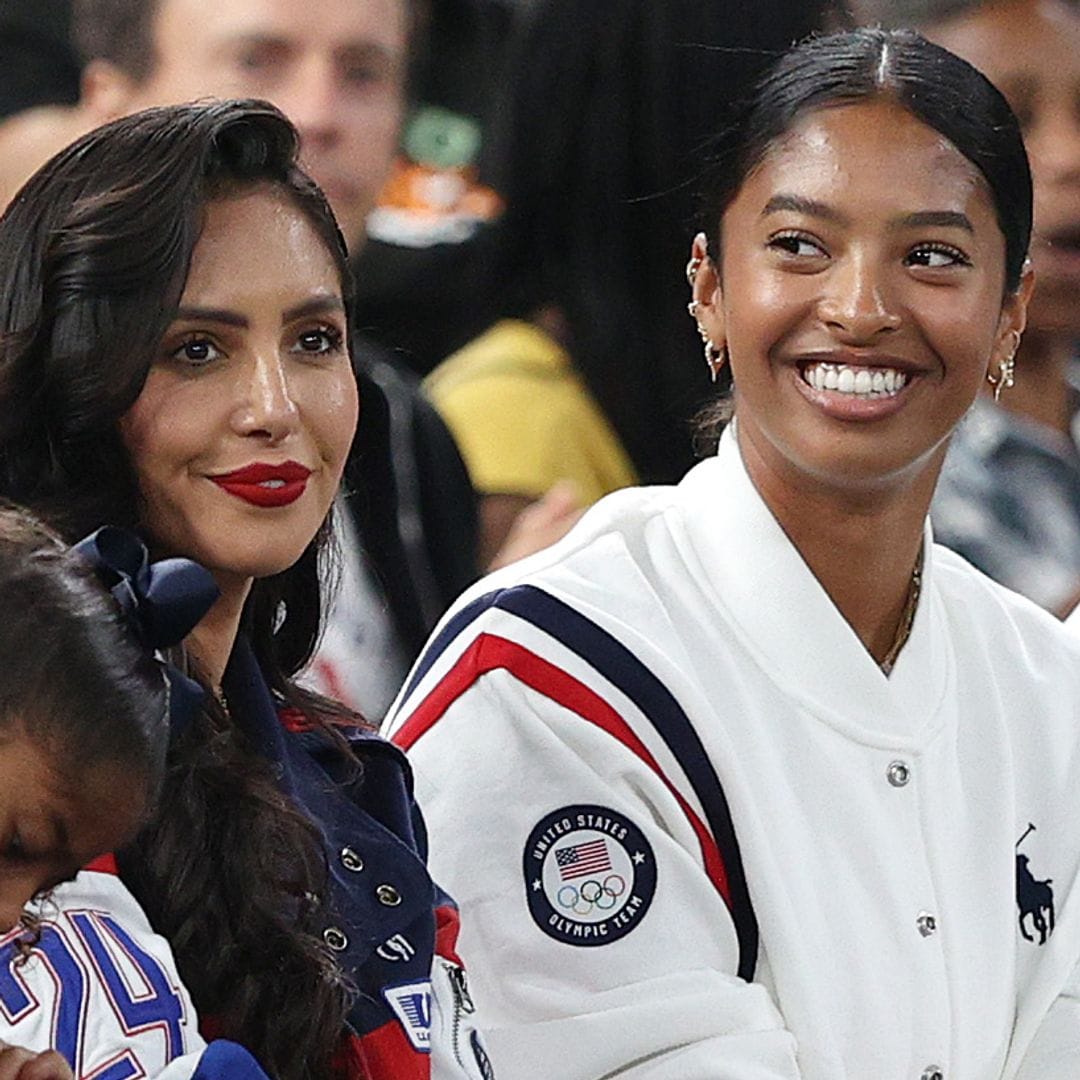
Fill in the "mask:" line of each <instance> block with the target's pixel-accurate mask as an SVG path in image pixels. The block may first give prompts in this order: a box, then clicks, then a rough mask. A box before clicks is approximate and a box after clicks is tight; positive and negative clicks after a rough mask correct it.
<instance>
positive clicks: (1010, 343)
mask: <svg viewBox="0 0 1080 1080" xmlns="http://www.w3.org/2000/svg"><path fill="white" fill-rule="evenodd" d="M1034 291H1035V271H1034V270H1032V268H1031V260H1030V259H1027V260H1025V261H1024V269H1023V270H1022V271H1021V273H1020V284H1019V285H1018V286H1017V287H1016V291H1015V292H1011V293H1009V294H1008V295H1007V296H1006V297H1005V302H1004V303H1003V304H1002V305H1001V317H1000V318H999V319H998V328H997V335H996V338H995V340H994V354H993V356H992V357H991V364H996V363H999V362H1000V361H1001V360H1003V359H1004V358H1006V357H1008V356H1011V355H1013V354H1014V353H1015V352H1016V347H1017V345H1018V343H1019V341H1020V335H1021V334H1022V333H1023V332H1024V327H1025V326H1026V325H1027V309H1028V304H1029V303H1030V301H1031V294H1032V293H1033V292H1034Z"/></svg>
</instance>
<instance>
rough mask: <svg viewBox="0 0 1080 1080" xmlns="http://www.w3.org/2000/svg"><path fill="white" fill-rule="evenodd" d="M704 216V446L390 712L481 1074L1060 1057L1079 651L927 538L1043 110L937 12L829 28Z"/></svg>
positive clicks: (561, 558)
mask: <svg viewBox="0 0 1080 1080" xmlns="http://www.w3.org/2000/svg"><path fill="white" fill-rule="evenodd" d="M702 219H703V220H702V227H703V232H702V233H701V234H700V235H699V236H698V237H697V238H696V239H695V240H694V242H693V246H692V249H691V258H690V263H689V265H688V267H687V274H688V277H689V278H690V284H691V287H692V299H691V301H690V310H691V315H692V316H694V317H695V318H696V319H697V321H698V326H699V330H700V332H701V336H702V338H703V340H704V342H705V354H706V360H707V362H708V365H709V367H710V368H711V369H712V370H713V372H714V374H715V372H716V371H717V369H718V368H719V367H720V366H721V365H723V364H725V363H728V362H730V369H731V372H732V374H733V377H734V393H733V395H732V401H731V403H726V411H727V413H729V414H731V413H733V417H734V419H733V422H732V423H730V424H729V425H727V427H726V428H725V429H724V430H723V432H722V434H721V435H720V436H719V439H718V442H719V446H718V450H717V453H716V455H715V456H714V457H711V458H709V459H707V460H705V461H703V462H702V463H700V464H699V465H698V466H697V467H696V468H694V469H693V470H692V471H691V472H690V473H689V474H688V475H687V476H686V478H685V479H684V480H683V481H682V482H681V483H680V484H679V485H678V486H677V487H674V488H659V487H653V488H644V489H640V490H637V491H634V490H628V491H625V492H621V493H618V494H615V495H613V496H610V497H609V498H607V499H605V500H603V501H601V502H600V503H599V504H598V505H597V506H596V507H595V508H594V509H593V510H591V511H590V512H589V513H588V514H587V515H586V517H585V518H584V519H583V521H582V522H581V523H580V524H579V525H578V526H577V527H576V529H575V530H574V531H573V532H572V533H571V534H570V535H569V536H568V537H567V538H566V539H565V540H564V541H562V542H561V543H560V544H558V545H556V546H555V547H554V548H553V549H552V550H551V551H550V552H548V553H546V554H541V555H540V556H537V557H535V558H534V559H532V560H530V561H529V562H528V563H527V564H525V565H524V566H523V567H519V568H509V569H508V570H507V571H504V572H501V573H500V574H498V575H495V576H494V577H493V578H491V579H488V580H487V581H486V582H483V583H481V584H480V585H479V586H477V587H476V588H475V589H474V590H472V591H470V592H469V593H467V594H466V596H465V597H464V598H463V600H462V601H461V602H460V604H459V605H458V606H457V607H456V608H455V609H454V610H453V611H452V612H451V613H450V614H449V615H448V617H447V619H446V620H445V621H444V623H443V625H442V627H441V628H440V630H439V631H437V633H436V636H435V637H434V639H433V640H432V642H431V643H430V644H429V646H428V649H427V651H426V652H425V654H424V655H423V656H422V658H421V660H420V662H419V665H418V666H417V668H416V669H415V671H414V673H413V675H412V678H411V680H410V682H409V684H408V686H407V690H406V691H405V693H404V695H403V697H402V699H401V701H400V703H399V707H398V709H397V712H396V714H395V715H394V717H393V718H392V721H391V730H392V732H393V738H394V740H395V741H396V742H398V743H399V745H402V746H404V747H407V748H409V751H410V757H411V760H412V762H413V765H414V768H415V769H416V772H417V774H418V776H419V777H421V782H422V789H421V790H422V793H423V795H422V803H423V806H424V809H425V814H426V817H427V820H428V824H429V829H430V833H431V838H432V852H433V865H434V868H435V870H436V873H437V874H438V875H439V876H440V878H441V879H442V880H445V881H447V882H448V883H449V884H450V886H451V888H453V890H454V892H455V894H456V895H457V897H458V899H459V901H460V902H461V903H462V905H463V908H464V910H465V912H466V914H467V918H466V919H465V923H464V931H463V935H462V940H461V948H462V953H463V955H464V956H465V957H466V959H467V960H468V963H469V965H470V971H471V974H472V976H473V980H474V986H473V989H474V999H475V1001H476V1002H477V1006H478V1008H479V1009H480V1011H481V1013H482V1014H484V1012H485V1010H486V1017H485V1018H486V1021H487V1023H488V1025H489V1029H490V1035H489V1046H490V1049H491V1051H492V1059H493V1062H494V1065H495V1068H496V1071H498V1070H500V1069H502V1070H505V1071H506V1072H508V1073H509V1075H511V1076H514V1077H515V1078H519V1080H521V1078H533V1077H535V1078H537V1080H540V1078H541V1077H548V1076H551V1075H556V1076H559V1077H560V1078H564V1080H578V1078H580V1080H584V1078H586V1077H595V1076H612V1077H614V1076H619V1077H626V1078H631V1077H632V1078H635V1080H637V1078H641V1080H645V1078H648V1080H656V1078H658V1077H672V1078H675V1077H678V1078H680V1080H683V1078H688V1077H715V1076H719V1075H724V1076H732V1077H735V1076H738V1077H743V1076H751V1075H752V1076H755V1077H761V1078H763V1080H764V1078H766V1077H768V1078H769V1080H780V1078H784V1080H795V1078H803V1080H833V1078H835V1077H839V1076H850V1077H875V1078H888V1080H892V1078H897V1080H900V1078H909V1077H920V1076H921V1077H923V1078H924V1080H932V1078H937V1080H941V1078H942V1077H945V1076H956V1077H959V1076H971V1077H975V1076H978V1077H980V1078H987V1080H989V1078H1003V1077H1009V1078H1010V1080H1015V1078H1018V1077H1023V1078H1024V1080H1035V1078H1038V1080H1051V1078H1052V1080H1065V1078H1066V1077H1071V1076H1074V1075H1075V1074H1076V1072H1077V1070H1078V1069H1080V1039H1078V1038H1077V1037H1076V1036H1075V1034H1074V1032H1075V1031H1076V1030H1080V1026H1078V1023H1080V1013H1078V1011H1077V1006H1076V996H1075V993H1074V991H1075V990H1076V989H1077V988H1076V987H1075V986H1074V985H1073V980H1074V979H1075V977H1076V976H1075V974H1074V969H1075V967H1076V965H1077V962H1078V961H1080V912H1077V911H1074V910H1072V909H1073V907H1075V903H1076V895H1077V894H1076V889H1077V887H1078V886H1077V882H1078V880H1080V827H1078V826H1080V821H1078V819H1077V812H1076V807H1077V806H1078V805H1080V768H1078V767H1077V762H1078V760H1080V755H1078V750H1080V723H1078V721H1080V715H1078V714H1080V646H1078V645H1077V644H1076V643H1075V642H1073V641H1071V640H1070V639H1069V637H1068V635H1067V633H1066V632H1065V631H1064V630H1063V629H1062V627H1061V626H1060V625H1059V624H1058V623H1056V622H1055V621H1054V620H1053V619H1052V618H1050V617H1049V616H1047V615H1046V613H1045V612H1042V611H1040V610H1038V609H1036V608H1034V607H1033V606H1032V605H1030V604H1028V603H1027V602H1025V601H1023V600H1022V599H1020V598H1018V597H1016V596H1015V595H1013V594H1011V593H1008V592H1006V591H1005V590H1003V589H1000V588H999V587H997V586H995V585H994V584H993V583H992V582H990V581H989V580H988V579H986V578H984V577H982V576H981V575H980V574H979V573H977V572H976V571H975V570H973V569H972V568H971V567H970V566H968V565H967V564H966V563H964V562H963V561H962V560H960V559H959V558H958V557H956V556H954V555H952V554H951V553H950V552H948V551H945V550H943V549H940V548H938V547H936V546H935V545H934V544H933V538H932V535H931V533H930V531H929V529H928V527H927V523H926V515H927V510H928V507H929V504H930V500H931V496H932V494H933V490H934V485H935V482H936V480H937V476H938V473H939V470H940V468H941V463H942V458H943V457H944V454H945V451H946V447H947V445H948V442H949V438H950V436H951V434H952V432H953V431H954V429H955V427H956V425H957V423H958V421H959V420H960V418H961V417H962V416H963V415H964V413H965V411H966V410H967V409H968V408H969V407H970V405H971V403H972V401H973V400H974V399H975V397H976V395H977V393H978V392H979V388H980V386H981V385H983V382H984V380H985V379H987V378H988V377H991V378H994V379H1000V378H1001V377H1002V373H1003V372H1004V371H1007V370H1008V364H1009V362H1010V360H1011V356H1012V353H1013V352H1014V351H1015V348H1016V340H1017V337H1018V335H1019V333H1020V331H1021V330H1022V329H1023V325H1024V317H1025V308H1026V303H1027V299H1028V294H1029V292H1030V288H1031V278H1030V274H1029V272H1028V271H1027V269H1026V267H1025V257H1026V252H1027V246H1028V240H1029V235H1030V230H1031V180H1030V173H1029V170H1028V166H1027V161H1026V157H1025V154H1024V148H1023V144H1022V141H1021V137H1020V131H1019V127H1018V125H1017V123H1016V120H1015V118H1014V117H1013V115H1012V114H1011V112H1010V111H1009V108H1008V106H1007V104H1006V103H1005V101H1004V99H1003V98H1002V97H1001V95H1000V94H999V93H997V91H995V90H994V88H993V87H992V86H991V85H990V84H989V83H988V82H987V81H986V80H985V79H984V78H982V77H981V76H980V75H979V74H978V73H977V72H976V71H975V70H974V69H973V68H971V67H970V66H969V65H967V64H966V63H964V62H963V61H961V60H959V59H957V58H956V57H954V56H952V55H951V54H949V53H947V52H945V51H944V50H942V49H940V48H937V47H935V46H932V45H930V44H928V43H927V42H925V41H924V40H923V39H921V38H919V37H918V36H916V35H914V34H911V33H903V32H897V33H887V32H883V31H861V32H857V33H851V34H841V35H836V36H831V37H821V38H817V39H812V40H810V41H808V42H805V43H803V44H801V45H800V46H797V47H796V48H795V49H794V50H792V51H791V52H790V53H789V54H788V55H786V56H785V57H783V58H782V59H781V60H780V61H779V62H778V63H777V65H776V66H775V67H774V68H773V69H772V70H771V71H770V72H769V73H768V74H767V75H766V76H765V77H764V78H763V80H762V81H761V83H760V84H759V85H758V86H757V88H756V90H755V91H754V93H752V94H751V95H750V96H749V98H748V100H747V102H746V104H745V107H744V108H743V110H742V111H741V112H740V114H739V115H738V117H737V118H736V120H735V122H734V123H733V125H732V126H731V127H730V128H729V129H728V130H726V131H725V132H724V133H723V135H722V137H721V138H720V139H719V140H718V150H717V156H716V161H715V166H714V168H713V170H712V171H711V174H710V182H709V184H708V189H707V191H706V194H705V198H704V202H703V215H702ZM496 748H497V749H496ZM476 791H483V792H484V793H485V799H484V800H482V801H481V800H478V799H477V798H476V796H475V792H476ZM493 805H494V806H497V807H499V814H500V822H501V826H500V828H499V829H497V830H496V829H492V828H491V827H490V814H491V807H492V806H493ZM1055 918H1056V921H1055Z"/></svg>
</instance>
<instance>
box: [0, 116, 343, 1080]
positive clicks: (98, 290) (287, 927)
mask: <svg viewBox="0 0 1080 1080" xmlns="http://www.w3.org/2000/svg"><path fill="white" fill-rule="evenodd" d="M297 150H298V142H297V135H296V132H295V130H294V129H293V127H292V126H291V125H290V124H289V122H288V121H287V120H286V119H285V117H284V116H283V115H282V114H281V113H280V112H279V111H278V110H277V109H275V108H274V107H273V106H271V105H268V104H266V103H264V102H255V101H246V102H217V103H212V104H202V105H186V106H175V107H169V108H161V109H151V110H148V111H146V112H143V113H139V114H136V115H134V116H130V117H126V118H124V119H122V120H117V121H115V122H113V123H111V124H108V125H106V126H105V127H102V128H99V129H98V130H96V131H93V132H91V133H90V134H88V135H86V136H84V137H83V138H81V139H80V140H78V141H77V142H76V143H74V144H73V145H71V146H70V147H68V148H67V149H66V150H64V151H62V152H61V153H60V154H58V155H57V156H56V157H54V158H53V159H52V160H51V161H50V162H48V163H47V164H46V165H45V166H43V167H42V169H41V170H40V171H39V172H38V173H37V174H35V175H34V176H33V177H32V178H31V179H30V180H29V181H28V182H27V183H26V185H25V187H23V189H22V190H21V191H20V192H19V193H18V195H16V197H15V199H14V200H13V202H12V203H11V205H10V206H9V208H8V210H7V212H6V213H5V214H4V216H3V217H2V218H0V494H3V495H6V496H7V497H9V498H12V499H15V500H18V501H19V502H22V503H25V504H27V505H29V506H31V507H33V508H34V509H35V510H36V511H37V512H38V513H40V514H41V515H42V516H44V517H45V518H46V519H47V520H48V521H50V523H52V524H54V525H55V526H56V527H57V528H58V529H59V530H60V531H61V532H62V533H63V534H64V535H65V536H67V537H69V538H70V537H73V536H79V535H82V534H84V533H87V532H89V531H91V530H92V529H94V528H96V527H97V526H99V525H102V524H113V525H121V526H127V527H132V528H135V529H138V527H139V499H138V490H137V484H136V481H135V477H134V473H133V470H132V466H131V462H130V460H129V458H128V454H127V451H126V449H125V447H124V444H123V442H122V440H121V438H120V434H119V430H118V421H119V420H120V418H121V417H122V416H123V415H124V413H125V412H126V411H127V410H128V409H129V408H130V407H131V405H132V404H133V403H134V402H135V400H136V398H137V397H138V395H139V393H140V391H141V389H142V386H143V384H144V382H145V379H146V376H147V373H148V370H149V368H150V364H151V360H152V358H153V357H155V356H156V355H157V354H158V351H159V346H160V342H161V339H162V337H163V336H164V334H165V332H166V330H167V327H168V326H169V324H170V322H171V321H172V319H173V317H174V313H175V311H176V308H177V306H178V303H179V300H180V296H181V294H182V292H183V288H184V283H185V280H186V277H187V274H188V269H189V266H190V262H191V257H192V252H193V250H194V248H195V245H196V243H197V241H198V239H199V234H200V230H201V227H202V221H203V210H204V208H205V206H206V204H207V203H208V202H210V201H211V200H213V199H215V198H217V197H220V196H224V195H228V194H233V193H235V192H237V191H244V190H247V189H249V188H257V187H262V186H266V185H269V186H271V187H272V188H274V189H275V190H277V191H279V192H280V193H281V194H282V195H283V196H284V197H286V198H287V199H288V200H290V201H291V203H292V204H293V205H294V206H295V207H296V208H297V209H298V210H299V211H300V212H301V213H302V214H303V215H304V217H305V218H306V219H307V221H308V222H309V223H310V224H311V226H312V227H313V229H314V230H315V232H316V234H317V235H318V236H319V237H320V239H321V240H322V242H323V243H324V244H325V246H326V248H327V250H328V251H329V252H330V254H331V256H332V257H333V260H334V263H335V265H336V267H337V269H338V273H339V276H340V279H341V286H342V295H343V298H344V301H345V306H346V317H347V318H349V317H350V316H351V302H352V301H351V296H352V290H351V281H350V276H349V269H348V258H347V254H346V249H345V243H344V241H343V239H342V237H341V234H340V232H339V231H338V228H337V225H336V223H335V221H334V218H333V216H332V214H331V212H330V209H329V206H328V204H327V202H326V200H325V198H324V197H323V195H322V193H321V192H320V191H319V189H318V188H317V187H316V186H315V185H314V183H313V182H312V181H311V180H310V179H309V178H308V177H307V176H306V175H305V174H304V173H303V172H301V171H300V169H299V168H298V166H297ZM329 535H330V525H329V520H328V521H327V522H325V523H324V524H323V526H322V528H321V529H320V530H319V533H318V535H317V536H316V537H315V538H314V539H313V540H312V542H311V543H310V544H309V545H308V547H307V548H306V550H305V551H304V553H303V554H302V556H301V557H300V559H299V560H298V561H297V562H296V563H295V564H294V565H293V566H291V567H289V568H288V569H287V570H285V571H283V572H282V573H279V574H276V575H274V576H273V577H269V578H264V579H260V580H258V581H256V582H255V583H254V585H253V586H252V589H251V592H250V594H249V596H248V599H247V602H246V604H245V607H244V612H243V615H242V628H243V632H244V633H246V634H247V635H248V636H249V637H250V639H251V642H252V646H253V648H254V651H255V655H256V657H257V659H258V661H259V664H260V666H261V668H262V671H263V673H264V674H265V676H266V678H267V681H268V683H269V684H270V686H271V688H272V690H273V691H274V692H275V694H276V695H277V697H278V699H279V701H281V702H282V703H284V704H289V705H293V706H296V707H298V708H300V709H302V710H303V711H304V712H305V713H306V714H307V715H308V716H311V717H313V718H315V719H316V720H317V721H318V722H319V723H320V724H321V725H322V727H323V729H324V730H325V731H327V734H328V737H333V736H332V734H331V732H330V727H331V724H330V721H331V720H332V719H333V718H334V716H335V715H341V714H342V713H343V712H344V710H343V709H342V707H340V706H336V705H334V704H333V703H330V702H327V701H325V700H324V699H321V698H317V697H316V696H314V695H312V694H310V693H307V692H305V691H303V690H301V689H300V688H299V687H297V686H296V685H295V684H294V682H293V681H292V677H293V676H294V675H295V674H296V672H298V671H299V670H300V669H301V668H302V667H303V666H304V665H305V664H306V662H307V661H308V659H310V656H311V654H312V652H313V650H314V647H315V645H316V643H317V640H318V634H319V628H320V619H321V611H322V603H321V589H320V579H321V575H320V561H321V560H322V557H323V555H324V554H325V552H326V550H327V543H328V540H329ZM183 659H185V660H186V661H187V662H188V663H189V666H193V665H194V663H195V662H194V660H189V659H187V658H183ZM195 673H196V674H198V672H197V671H196V672H195ZM349 715H350V716H351V714H349ZM338 741H339V744H340V740H338ZM342 752H345V751H344V747H343V745H342ZM121 865H122V870H123V872H124V877H125V880H126V881H127V882H128V884H129V885H130V887H131V888H132V891H133V892H134V893H135V895H136V896H137V897H138V899H139V900H140V902H141V903H142V904H143V906H144V907H145V909H146V911H147V914H148V916H149V917H150V919H151V922H152V923H153V925H154V927H155V929H157V930H158V932H160V933H162V934H164V935H165V936H166V937H167V938H168V939H169V941H170V942H171V944H172V946H173V949H174V951H175V953H176V958H177V963H178V966H179V969H180V973H181V975H182V977H183V978H184V981H185V982H186V984H187V985H188V987H189V989H190V990H191V992H192V996H193V998H194V1000H195V1003H196V1005H197V1007H198V1008H199V1010H200V1012H201V1013H203V1014H204V1015H214V1016H216V1017H217V1018H218V1019H219V1020H220V1021H221V1023H222V1026H223V1032H224V1033H225V1034H227V1035H229V1036H230V1037H232V1038H234V1039H236V1040H237V1041H239V1042H241V1043H243V1044H245V1045H246V1046H248V1047H249V1048H250V1049H251V1050H252V1052H253V1053H255V1054H256V1055H257V1056H258V1057H259V1058H260V1060H261V1061H262V1063H263V1065H264V1067H265V1068H266V1069H267V1070H268V1071H269V1072H270V1073H271V1074H272V1075H273V1076H275V1077H279V1078H282V1080H294V1078H295V1080H307V1078H315V1077H321V1076H325V1075H327V1073H328V1071H329V1062H330V1059H331V1057H332V1054H333V1052H334V1049H335V1047H336V1044H337V1042H338V1040H339V1039H340V1035H341V1031H342V1029H343V1025H344V1020H345V1016H346V1014H347V1012H348V1007H349V1003H350V990H349V987H348V986H347V985H346V983H345V980H344V979H343V977H342V975H341V972H340V970H339V968H338V966H337V964H336V962H335V960H334V959H333V957H332V955H331V954H330V953H329V952H328V951H327V949H326V947H325V945H324V944H323V942H322V941H321V939H320V938H319V937H318V933H319V930H320V925H319V923H318V919H317V915H318V912H317V910H315V909H314V906H313V905H311V904H310V903H307V902H306V901H305V900H304V899H303V898H305V897H311V896H321V895H323V894H324V893H325V888H324V883H325V876H326V872H327V870H326V864H325V856H324V855H323V852H322V846H321V840H320V836H319V833H318V830H317V828H316V826H315V824H314V823H312V822H310V821H308V820H307V818H306V817H304V816H303V815H302V814H301V813H300V812H299V811H298V810H296V809H295V808H294V807H293V805H292V804H291V803H290V802H289V801H288V800H287V799H285V798H284V797H283V796H282V795H281V794H280V792H279V791H278V788H277V785H276V782H275V777H274V775H273V772H272V769H271V766H270V764H269V763H268V762H266V761H265V760H263V759H261V758H260V757H259V756H258V755H257V754H256V753H254V752H253V751H252V750H251V748H250V746H249V745H248V743H247V742H246V739H245V737H244V736H243V734H242V733H241V731H240V728H239V726H238V725H237V724H236V723H234V722H233V720H232V718H231V717H230V716H229V714H228V712H227V710H226V708H225V707H224V705H223V704H222V703H220V702H218V701H217V700H216V699H214V698H213V696H212V695H208V705H207V707H206V708H205V709H204V711H203V715H202V716H201V717H200V718H199V719H198V720H197V721H196V722H195V723H194V724H193V725H191V727H190V728H189V729H188V730H187V731H186V732H185V733H184V734H183V735H182V736H181V737H180V738H179V739H177V740H175V741H174V744H173V746H172V747H171V749H170V753H169V768H168V773H167V777H166V782H165V790H164V795H163V799H162V809H161V812H160V813H159V814H158V815H157V818H156V820H155V821H154V822H153V823H152V825H151V826H150V828H149V829H148V830H147V832H146V833H145V834H144V835H143V837H142V838H141V839H140V840H139V841H138V843H137V844H136V846H135V848H134V849H133V850H132V851H130V852H126V853H124V855H123V858H122V862H121Z"/></svg>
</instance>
